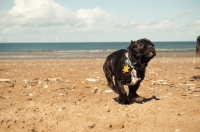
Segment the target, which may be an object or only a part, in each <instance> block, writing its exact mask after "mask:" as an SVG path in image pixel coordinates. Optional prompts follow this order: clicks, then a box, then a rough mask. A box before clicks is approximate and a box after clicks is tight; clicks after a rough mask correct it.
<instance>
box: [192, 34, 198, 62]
mask: <svg viewBox="0 0 200 132" xmlns="http://www.w3.org/2000/svg"><path fill="white" fill-rule="evenodd" d="M197 55H200V36H199V37H197V43H196V53H194V58H193V63H195V59H196V56H197Z"/></svg>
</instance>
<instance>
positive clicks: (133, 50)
mask: <svg viewBox="0 0 200 132" xmlns="http://www.w3.org/2000/svg"><path fill="white" fill-rule="evenodd" d="M127 49H128V50H126V49H121V50H118V51H115V52H113V53H111V54H110V55H109V56H108V57H107V58H106V61H105V63H104V65H103V70H104V72H105V76H106V79H107V82H108V84H107V85H108V87H110V88H111V89H112V90H113V91H114V92H115V93H117V94H119V97H118V98H117V100H118V102H119V103H121V104H131V103H133V102H137V99H139V100H141V101H142V100H143V98H142V97H140V96H139V95H137V93H136V91H137V90H138V88H139V86H140V83H141V82H142V80H143V79H144V77H145V71H146V67H147V65H148V62H149V61H150V60H151V59H152V58H153V57H154V56H156V51H155V49H154V44H153V43H152V42H151V41H150V40H148V39H145V38H144V39H139V40H137V41H132V40H131V44H130V45H129V46H128V47H127ZM113 77H114V82H113ZM124 85H128V88H129V94H128V96H127V93H126V91H125V89H124ZM138 102H139V101H138Z"/></svg>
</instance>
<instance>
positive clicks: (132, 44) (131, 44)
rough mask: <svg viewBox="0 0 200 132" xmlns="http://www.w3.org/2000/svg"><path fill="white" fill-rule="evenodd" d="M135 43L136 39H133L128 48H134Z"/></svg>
mask: <svg viewBox="0 0 200 132" xmlns="http://www.w3.org/2000/svg"><path fill="white" fill-rule="evenodd" d="M134 44H135V41H133V40H131V43H130V45H129V46H128V47H127V49H129V50H130V49H133V47H134Z"/></svg>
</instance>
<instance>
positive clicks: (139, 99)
mask: <svg viewBox="0 0 200 132" xmlns="http://www.w3.org/2000/svg"><path fill="white" fill-rule="evenodd" d="M133 100H134V102H136V103H143V101H144V98H143V97H140V96H137V97H135V98H133Z"/></svg>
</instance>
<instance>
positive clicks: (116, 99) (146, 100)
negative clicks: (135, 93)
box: [113, 95, 160, 105]
mask: <svg viewBox="0 0 200 132" xmlns="http://www.w3.org/2000/svg"><path fill="white" fill-rule="evenodd" d="M113 99H114V101H115V102H117V103H119V104H121V103H120V102H119V101H118V97H116V98H113ZM151 100H156V101H158V100H160V99H159V98H157V97H156V96H154V95H153V96H152V97H150V98H143V101H140V102H136V101H133V102H132V103H130V102H129V101H128V100H126V101H125V102H124V104H122V105H131V104H134V103H138V104H143V103H146V102H149V101H151Z"/></svg>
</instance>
